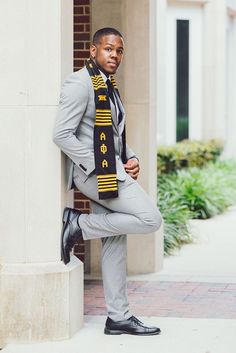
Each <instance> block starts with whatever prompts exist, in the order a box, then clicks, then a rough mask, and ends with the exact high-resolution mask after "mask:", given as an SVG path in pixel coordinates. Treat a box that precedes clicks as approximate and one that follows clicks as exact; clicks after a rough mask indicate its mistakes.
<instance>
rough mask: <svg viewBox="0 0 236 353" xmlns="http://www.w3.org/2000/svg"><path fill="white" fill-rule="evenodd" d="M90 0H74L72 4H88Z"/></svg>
mask: <svg viewBox="0 0 236 353" xmlns="http://www.w3.org/2000/svg"><path fill="white" fill-rule="evenodd" d="M89 4H90V0H74V5H89Z"/></svg>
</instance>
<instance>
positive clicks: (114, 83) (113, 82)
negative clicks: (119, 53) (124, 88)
mask: <svg viewBox="0 0 236 353" xmlns="http://www.w3.org/2000/svg"><path fill="white" fill-rule="evenodd" d="M110 80H111V83H112V85H113V87H114V88H115V89H117V90H118V87H117V84H116V80H115V79H114V77H113V76H112V75H110Z"/></svg>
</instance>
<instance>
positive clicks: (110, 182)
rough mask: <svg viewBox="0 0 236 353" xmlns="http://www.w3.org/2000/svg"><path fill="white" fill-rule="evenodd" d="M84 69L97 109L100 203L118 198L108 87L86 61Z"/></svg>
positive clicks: (112, 80)
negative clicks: (91, 85) (87, 75)
mask: <svg viewBox="0 0 236 353" xmlns="http://www.w3.org/2000/svg"><path fill="white" fill-rule="evenodd" d="M86 68H87V70H88V72H89V75H90V77H91V80H92V84H93V89H94V99H95V107H96V118H95V124H94V158H95V172H96V175H97V182H98V197H99V199H100V200H104V199H110V198H115V197H118V181H117V174H116V158H115V147H114V136H113V127H112V115H111V106H110V99H109V95H108V90H107V86H106V84H105V82H104V80H103V78H102V76H101V74H100V71H99V70H98V68H97V66H96V64H95V63H94V62H93V61H92V60H91V59H88V60H87V62H86ZM110 78H111V83H112V85H113V88H114V90H115V91H116V92H117V94H118V95H119V92H118V89H117V86H116V82H115V79H114V77H113V76H110ZM122 144H123V150H122V162H123V163H126V161H127V159H126V138H125V128H124V130H123V133H122Z"/></svg>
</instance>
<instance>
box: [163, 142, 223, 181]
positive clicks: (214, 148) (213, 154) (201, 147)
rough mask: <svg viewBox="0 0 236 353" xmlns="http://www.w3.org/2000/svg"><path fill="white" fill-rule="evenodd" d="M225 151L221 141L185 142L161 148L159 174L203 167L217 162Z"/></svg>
mask: <svg viewBox="0 0 236 353" xmlns="http://www.w3.org/2000/svg"><path fill="white" fill-rule="evenodd" d="M222 150H223V142H222V141H221V140H217V139H212V140H209V141H208V142H203V141H190V140H183V141H181V142H178V143H177V144H176V145H174V146H160V147H159V148H158V152H157V168H158V174H166V173H172V172H177V170H180V169H182V168H186V167H203V166H204V165H206V164H207V163H208V162H209V161H216V159H217V158H218V156H219V155H220V153H221V152H222Z"/></svg>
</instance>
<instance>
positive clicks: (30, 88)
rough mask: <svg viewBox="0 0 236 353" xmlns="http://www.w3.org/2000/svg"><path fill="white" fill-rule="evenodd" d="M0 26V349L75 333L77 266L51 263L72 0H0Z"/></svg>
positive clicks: (56, 237)
mask: <svg viewBox="0 0 236 353" xmlns="http://www.w3.org/2000/svg"><path fill="white" fill-rule="evenodd" d="M0 23H1V25H0V26H1V30H0V41H1V46H0V56H1V66H0V78H1V79H0V97H1V98H0V112H1V113H0V114H1V119H0V125H1V128H0V146H1V157H0V158H1V159H0V163H1V174H0V178H1V179H0V180H1V183H0V185H1V202H0V229H1V231H0V244H1V247H0V275H1V277H0V297H1V303H0V315H1V321H0V322H1V325H0V326H1V327H0V341H1V342H0V346H2V345H3V344H5V343H7V342H14V341H17V342H19V341H24V342H26V341H31V340H32V341H37V340H53V339H62V338H67V337H69V336H70V335H72V334H73V333H74V332H76V331H77V330H78V329H79V327H80V326H81V323H82V318H83V300H82V298H83V292H82V289H83V266H82V264H81V262H80V261H79V260H77V259H75V258H74V260H73V261H72V262H71V264H70V265H68V266H65V265H64V264H63V263H62V262H61V261H60V230H61V213H62V209H63V207H64V205H65V202H66V197H67V195H66V193H65V189H66V188H65V182H64V179H65V178H64V167H63V158H62V157H61V153H60V151H59V149H58V148H57V147H56V146H55V145H54V144H53V142H52V128H53V123H54V117H55V113H56V107H57V104H58V99H59V91H60V87H61V82H62V80H63V79H64V77H65V75H66V74H68V73H70V72H72V71H73V66H72V63H73V1H72V0H51V1H46V0H41V1H37V0H21V1H18V0H9V1H2V2H1V3H0ZM2 323H3V324H2Z"/></svg>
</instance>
